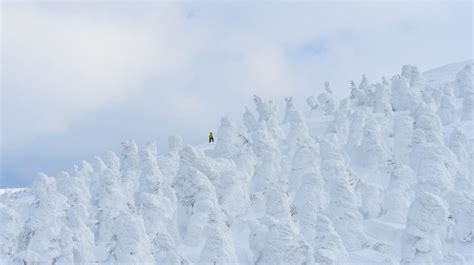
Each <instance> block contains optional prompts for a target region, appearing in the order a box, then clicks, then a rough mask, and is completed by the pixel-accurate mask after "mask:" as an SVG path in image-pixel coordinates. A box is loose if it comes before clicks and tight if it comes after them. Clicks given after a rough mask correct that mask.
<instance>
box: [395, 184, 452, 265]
mask: <svg viewBox="0 0 474 265" xmlns="http://www.w3.org/2000/svg"><path fill="white" fill-rule="evenodd" d="M447 221H448V205H447V203H446V201H444V200H443V199H442V198H441V197H439V196H437V195H435V194H432V193H429V192H423V191H420V192H418V193H417V194H416V197H415V200H414V201H413V203H412V204H411V206H410V209H409V210H408V218H407V223H406V228H405V233H404V236H403V240H402V243H401V246H402V260H401V263H402V264H433V263H434V262H436V261H437V260H439V259H441V258H442V257H443V255H442V251H441V246H442V240H444V238H445V236H446V235H445V234H446V227H447Z"/></svg>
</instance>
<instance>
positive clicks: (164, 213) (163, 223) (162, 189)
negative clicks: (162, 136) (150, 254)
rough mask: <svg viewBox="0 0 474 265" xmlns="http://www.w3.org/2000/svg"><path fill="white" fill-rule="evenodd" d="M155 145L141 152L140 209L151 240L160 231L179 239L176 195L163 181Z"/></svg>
mask: <svg viewBox="0 0 474 265" xmlns="http://www.w3.org/2000/svg"><path fill="white" fill-rule="evenodd" d="M153 148H154V146H153V145H148V146H146V147H145V148H144V149H143V150H142V152H141V153H140V169H141V170H140V171H141V174H140V188H139V191H140V196H139V197H140V210H141V214H142V216H143V219H144V222H145V227H146V230H147V233H148V236H149V238H150V240H154V242H156V241H157V240H156V239H155V237H156V236H157V234H158V233H167V234H168V235H170V236H171V237H172V239H173V240H175V241H176V240H179V234H178V229H177V226H176V202H177V199H176V195H175V193H174V190H172V188H171V187H170V186H169V184H168V183H166V182H163V175H162V174H161V172H160V169H159V167H158V164H157V162H156V157H155V155H154V153H153Z"/></svg>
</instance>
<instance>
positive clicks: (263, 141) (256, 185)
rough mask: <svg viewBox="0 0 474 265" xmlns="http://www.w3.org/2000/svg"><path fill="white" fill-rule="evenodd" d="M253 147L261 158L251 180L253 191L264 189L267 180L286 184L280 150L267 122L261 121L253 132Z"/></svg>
mask: <svg viewBox="0 0 474 265" xmlns="http://www.w3.org/2000/svg"><path fill="white" fill-rule="evenodd" d="M251 136H252V142H253V144H252V148H253V150H254V152H255V154H256V155H257V158H258V159H259V162H258V164H257V165H256V167H255V175H254V177H253V179H252V180H251V182H252V183H251V190H252V191H262V190H263V189H265V186H266V183H267V182H272V183H276V182H279V183H281V184H283V185H286V181H285V180H284V179H283V176H282V172H281V165H280V163H279V162H280V161H279V160H280V156H281V155H280V152H279V150H278V147H277V145H276V143H275V141H274V140H273V137H271V135H270V133H269V132H268V130H267V127H266V125H265V123H263V122H259V124H258V128H257V129H256V130H255V131H254V132H252V135H251Z"/></svg>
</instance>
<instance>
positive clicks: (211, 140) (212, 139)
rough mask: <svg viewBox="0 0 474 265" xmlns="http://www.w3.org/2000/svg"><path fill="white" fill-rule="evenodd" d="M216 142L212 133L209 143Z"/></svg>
mask: <svg viewBox="0 0 474 265" xmlns="http://www.w3.org/2000/svg"><path fill="white" fill-rule="evenodd" d="M211 142H212V143H213V142H214V136H213V135H212V132H210V133H209V143H211Z"/></svg>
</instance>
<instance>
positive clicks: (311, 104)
mask: <svg viewBox="0 0 474 265" xmlns="http://www.w3.org/2000/svg"><path fill="white" fill-rule="evenodd" d="M306 104H308V106H309V107H310V109H311V110H316V109H318V107H319V104H318V102H317V101H316V99H315V98H314V96H309V97H308V98H306Z"/></svg>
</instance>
